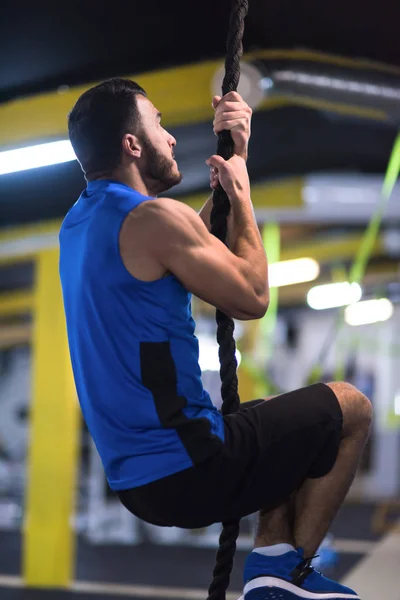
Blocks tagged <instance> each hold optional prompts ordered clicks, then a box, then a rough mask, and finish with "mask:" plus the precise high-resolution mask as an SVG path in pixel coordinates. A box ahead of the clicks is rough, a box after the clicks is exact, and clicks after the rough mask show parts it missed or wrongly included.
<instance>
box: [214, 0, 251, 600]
mask: <svg viewBox="0 0 400 600" xmlns="http://www.w3.org/2000/svg"><path fill="white" fill-rule="evenodd" d="M247 12H248V0H233V4H232V10H231V16H230V23H229V34H228V41H227V53H226V60H225V77H224V81H223V83H222V95H223V96H224V95H225V94H227V93H228V92H235V91H236V90H237V87H238V84H239V79H240V59H241V57H242V54H243V33H244V21H245V18H246V15H247ZM217 154H219V155H220V156H222V157H223V158H224V159H225V160H228V159H229V158H231V157H232V156H233V141H232V137H231V134H230V132H229V131H223V132H222V133H221V134H220V135H219V136H218V144H217ZM230 208H231V207H230V202H229V199H228V196H227V194H226V193H225V191H224V190H223V188H222V186H221V185H219V186H218V188H217V189H216V190H215V191H214V194H213V209H212V211H211V217H210V220H211V233H212V234H213V235H215V236H216V237H217V238H218V239H220V240H221V241H222V242H224V243H226V237H227V231H228V223H227V219H228V215H229V211H230ZM216 320H217V341H218V344H219V360H220V363H221V369H220V376H221V382H222V383H221V396H222V414H224V415H226V414H229V413H234V412H237V410H238V409H239V405H240V398H239V394H238V379H237V373H236V371H237V361H236V343H235V339H234V337H233V333H234V328H235V327H234V322H233V320H232V319H231V318H230V317H228V316H227V315H225V314H224V313H222V312H221V311H220V310H217V313H216ZM238 536H239V522H234V523H223V529H222V533H221V537H220V540H219V548H218V552H217V556H216V564H215V569H214V574H213V580H212V582H211V585H210V588H209V591H208V594H209V595H208V600H225V599H226V591H227V589H228V586H229V581H230V576H231V572H232V567H233V559H234V556H235V552H236V541H237V538H238Z"/></svg>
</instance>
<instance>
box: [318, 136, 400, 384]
mask: <svg viewBox="0 0 400 600" xmlns="http://www.w3.org/2000/svg"><path fill="white" fill-rule="evenodd" d="M399 174H400V133H398V134H397V137H396V140H395V142H394V145H393V149H392V152H391V155H390V160H389V164H388V167H387V169H386V174H385V178H384V181H383V186H382V192H381V195H380V199H379V201H378V204H377V206H376V208H375V211H374V213H373V215H372V217H371V219H370V222H369V224H368V227H367V229H366V230H365V233H364V235H363V237H362V240H361V244H360V246H359V248H358V251H357V254H356V256H355V259H354V262H353V265H352V267H351V269H350V276H349V280H350V283H358V284H360V283H362V281H363V279H364V276H365V271H366V268H367V266H368V263H369V260H370V258H371V254H372V251H373V249H374V246H375V243H376V239H377V236H378V233H379V230H380V227H381V224H382V219H383V216H384V214H385V211H386V208H387V205H388V203H389V200H390V198H391V196H392V194H393V190H394V187H395V185H396V181H397V179H398V177H399ZM343 324H344V309H340V310H339V311H338V313H337V317H336V319H335V321H334V324H333V328H332V330H331V331H330V332H329V336H328V337H327V340H326V342H325V343H324V345H323V348H322V350H321V352H320V354H319V358H318V360H317V362H316V364H315V366H314V367H313V368H312V369H311V371H310V374H309V376H308V378H307V382H308V383H316V382H317V381H319V380H320V379H321V377H322V374H323V361H324V360H325V357H326V355H327V353H328V352H329V350H330V348H331V346H332V342H333V341H334V340H335V338H337V335H338V334H339V331H340V329H341V327H342V326H343ZM335 377H336V379H343V377H344V363H343V362H342V364H341V365H338V366H337V369H336V373H335Z"/></svg>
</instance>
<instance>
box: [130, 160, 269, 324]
mask: <svg viewBox="0 0 400 600" xmlns="http://www.w3.org/2000/svg"><path fill="white" fill-rule="evenodd" d="M209 162H210V163H213V164H214V165H217V166H218V168H219V171H220V177H221V184H222V185H224V186H225V187H224V189H226V191H227V193H228V197H229V199H230V201H231V203H232V209H233V212H234V213H235V215H237V222H238V235H237V240H236V244H235V246H234V248H233V251H231V250H229V249H228V248H227V247H226V246H225V245H224V244H223V243H222V242H220V240H218V239H217V238H216V237H215V236H213V235H210V233H209V232H208V231H207V228H206V227H205V225H204V223H203V221H202V220H201V219H200V218H199V216H198V215H197V214H196V212H195V211H194V210H193V209H191V208H190V207H188V206H186V205H185V204H182V203H181V202H177V201H175V200H171V199H169V198H160V199H158V200H157V201H148V202H146V203H143V204H142V205H141V206H140V207H138V208H137V209H135V210H134V211H132V214H131V216H130V218H128V220H127V221H126V226H125V228H124V234H123V239H122V245H121V255H122V259H123V261H124V264H125V266H126V268H127V269H128V271H129V272H131V274H132V275H133V276H134V277H138V269H140V270H141V269H142V265H143V264H146V265H147V267H146V271H145V273H144V276H146V277H147V276H148V274H149V268H151V272H152V277H151V280H153V279H156V278H157V277H158V278H159V277H161V276H162V274H163V273H165V272H170V273H173V274H174V275H175V277H176V278H177V279H179V281H180V282H181V283H182V285H183V286H184V287H185V288H186V289H187V290H188V291H189V292H192V293H193V294H195V295H196V296H198V297H199V298H201V299H202V300H204V301H206V302H208V303H209V304H212V305H214V306H215V307H217V308H219V309H220V310H222V311H223V312H225V313H226V314H228V315H230V316H231V317H233V318H236V319H242V320H249V319H258V318H260V317H262V316H263V315H264V314H265V312H266V310H267V308H268V300H269V295H268V268H267V259H266V256H265V251H264V248H263V244H262V239H261V236H260V232H259V229H258V226H257V222H256V220H255V216H254V211H253V207H252V204H251V199H250V183H249V181H248V175H247V169H246V164H245V162H244V161H243V160H241V159H240V158H239V157H233V158H232V159H231V160H230V161H224V160H223V159H222V158H221V157H215V156H214V157H211V159H210V160H209ZM138 253H139V254H138ZM138 255H139V258H140V260H138ZM140 272H141V273H142V274H143V271H140ZM140 278H142V275H141V276H140ZM146 280H149V279H146Z"/></svg>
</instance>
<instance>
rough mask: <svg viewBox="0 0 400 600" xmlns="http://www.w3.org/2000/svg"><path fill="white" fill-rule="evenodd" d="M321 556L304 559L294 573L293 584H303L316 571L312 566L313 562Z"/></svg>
mask: <svg viewBox="0 0 400 600" xmlns="http://www.w3.org/2000/svg"><path fill="white" fill-rule="evenodd" d="M318 557H319V554H316V555H315V556H311V558H304V559H303V560H302V561H301V562H300V563H299V564H298V565H297V567H296V568H295V569H294V570H293V571H292V581H293V583H297V584H300V583H303V581H304V580H305V579H306V578H307V577H308V576H309V575H310V574H311V573H312V572H313V571H315V569H314V567H312V566H311V562H312V561H313V560H314V558H318Z"/></svg>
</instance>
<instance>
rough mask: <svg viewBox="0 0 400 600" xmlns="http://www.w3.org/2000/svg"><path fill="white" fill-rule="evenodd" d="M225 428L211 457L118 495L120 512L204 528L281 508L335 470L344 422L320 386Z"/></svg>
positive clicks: (231, 420) (251, 408) (249, 409)
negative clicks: (306, 482) (307, 484)
mask: <svg viewBox="0 0 400 600" xmlns="http://www.w3.org/2000/svg"><path fill="white" fill-rule="evenodd" d="M224 421H225V441H224V443H223V444H222V445H221V449H220V450H219V451H218V452H217V453H216V454H215V455H214V456H212V457H211V458H208V459H206V460H205V461H203V462H202V463H199V464H196V465H195V466H193V467H191V468H189V469H186V470H184V471H181V472H179V473H176V474H175V475H171V476H169V477H165V478H163V479H159V480H157V481H155V482H153V483H149V484H147V485H144V486H141V487H138V488H134V489H132V490H125V491H122V492H119V493H118V495H119V498H120V500H121V502H122V503H123V504H124V506H126V508H127V509H128V510H129V511H130V512H132V513H133V514H135V515H136V516H137V517H139V518H141V519H143V520H144V521H147V522H148V523H152V524H154V525H161V526H175V527H180V528H185V529H197V528H201V527H207V526H209V525H211V524H213V523H221V522H228V521H232V520H238V519H241V518H242V517H245V516H246V515H250V514H253V513H255V512H257V511H258V510H261V509H266V510H268V509H272V508H275V507H277V506H279V505H280V504H282V503H283V502H285V500H287V499H288V498H289V497H290V496H291V494H292V493H293V492H295V491H296V489H298V488H299V486H301V484H302V483H303V481H304V480H305V479H307V478H318V477H323V476H324V475H326V474H327V473H329V471H330V470H331V469H332V467H333V465H334V464H335V462H336V457H337V453H338V449H339V444H340V439H341V434H342V423H343V415H342V411H341V408H340V405H339V402H338V400H337V398H336V396H335V394H334V392H333V391H332V390H331V388H329V387H328V386H327V385H325V384H323V383H319V384H316V385H312V386H309V387H306V388H302V389H299V390H296V391H294V392H289V393H287V394H283V395H281V396H278V397H276V398H273V399H271V400H255V401H253V402H248V403H244V404H242V405H241V409H240V411H239V412H238V413H236V414H233V415H228V416H226V417H224Z"/></svg>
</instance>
